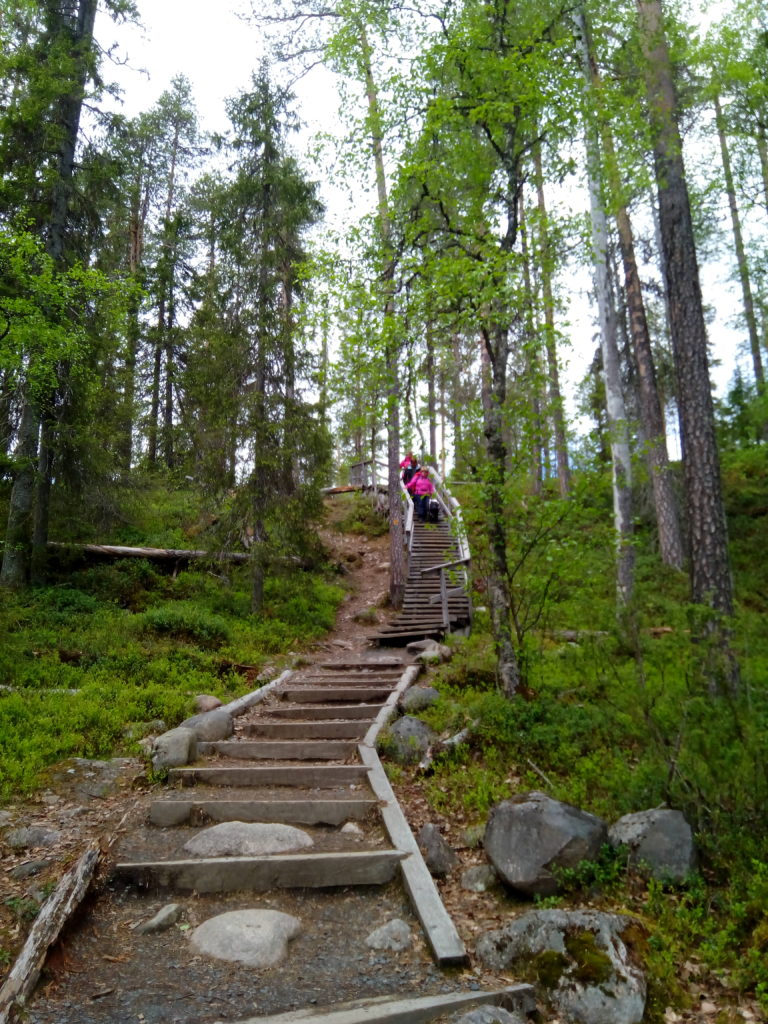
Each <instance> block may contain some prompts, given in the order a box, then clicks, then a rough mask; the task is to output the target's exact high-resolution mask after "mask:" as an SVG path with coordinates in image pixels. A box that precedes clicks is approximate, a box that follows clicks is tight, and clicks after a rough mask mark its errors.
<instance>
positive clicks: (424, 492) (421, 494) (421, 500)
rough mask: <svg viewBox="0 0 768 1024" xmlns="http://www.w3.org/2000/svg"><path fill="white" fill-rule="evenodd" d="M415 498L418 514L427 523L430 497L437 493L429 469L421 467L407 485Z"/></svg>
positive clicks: (414, 502)
mask: <svg viewBox="0 0 768 1024" xmlns="http://www.w3.org/2000/svg"><path fill="white" fill-rule="evenodd" d="M406 486H407V489H408V491H409V492H410V494H411V497H412V498H413V504H414V507H415V510H416V515H417V516H418V517H419V519H421V521H422V523H426V521H427V517H428V515H429V499H430V498H431V497H432V495H433V494H434V493H435V486H434V484H433V483H432V481H431V480H430V478H429V470H428V469H420V470H419V471H418V473H417V474H416V475H415V476H414V477H413V479H412V480H411V481H410V482H409V483H408V484H407V485H406Z"/></svg>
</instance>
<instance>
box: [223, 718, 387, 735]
mask: <svg viewBox="0 0 768 1024" xmlns="http://www.w3.org/2000/svg"><path fill="white" fill-rule="evenodd" d="M367 728H368V725H367V723H366V721H365V719H358V720H357V721H353V722H266V721H259V722H254V723H251V724H247V725H244V726H243V730H242V735H243V736H260V737H264V738H265V739H280V740H288V739H290V740H342V739H343V740H347V739H359V738H360V737H361V736H365V733H366V729H367Z"/></svg>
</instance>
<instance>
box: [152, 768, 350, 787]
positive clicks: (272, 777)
mask: <svg viewBox="0 0 768 1024" xmlns="http://www.w3.org/2000/svg"><path fill="white" fill-rule="evenodd" d="M168 778H169V781H171V782H178V783H180V784H181V785H182V786H194V785H196V784H197V783H202V784H203V785H209V786H299V787H302V788H304V789H323V788H325V789H328V788H331V787H334V786H353V785H355V784H356V783H357V784H362V783H364V782H365V781H366V778H367V772H366V769H365V768H363V767H361V766H360V765H313V766H309V765H296V766H294V765H279V766H277V767H270V768H171V770H170V771H169V773H168Z"/></svg>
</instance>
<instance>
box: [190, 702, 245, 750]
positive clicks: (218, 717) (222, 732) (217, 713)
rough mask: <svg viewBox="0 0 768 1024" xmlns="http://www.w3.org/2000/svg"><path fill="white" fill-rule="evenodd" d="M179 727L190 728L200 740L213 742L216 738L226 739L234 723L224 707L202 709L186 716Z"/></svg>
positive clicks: (230, 733)
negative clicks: (201, 711)
mask: <svg viewBox="0 0 768 1024" xmlns="http://www.w3.org/2000/svg"><path fill="white" fill-rule="evenodd" d="M180 728H182V729H192V731H193V732H194V734H195V736H197V738H198V740H200V741H201V742H206V743H215V742H216V741H217V740H226V739H228V738H229V737H230V736H231V735H232V733H233V732H234V731H235V723H234V720H233V718H232V715H230V713H229V712H228V711H225V710H224V708H215V709H214V710H213V711H204V712H203V713H202V714H199V715H193V716H192V717H191V718H187V719H186V720H185V721H183V722H182V723H181V726H180Z"/></svg>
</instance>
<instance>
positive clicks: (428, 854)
mask: <svg viewBox="0 0 768 1024" xmlns="http://www.w3.org/2000/svg"><path fill="white" fill-rule="evenodd" d="M416 838H417V840H418V843H419V847H420V848H421V853H422V856H423V857H424V863H425V864H426V865H427V867H428V868H429V873H430V874H431V875H434V877H435V878H445V876H446V875H449V874H450V873H451V871H453V869H454V868H455V867H456V865H457V864H458V863H459V858H458V857H457V855H456V853H455V851H454V850H453V848H452V847H451V846H449V845H448V843H447V842H446V841H445V839H443V837H442V835H441V834H440V829H439V828H438V827H437V825H433V824H432V823H431V822H429V821H428V822H426V824H424V825H422V826H421V828H420V829H419V834H418V836H417V837H416Z"/></svg>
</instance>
